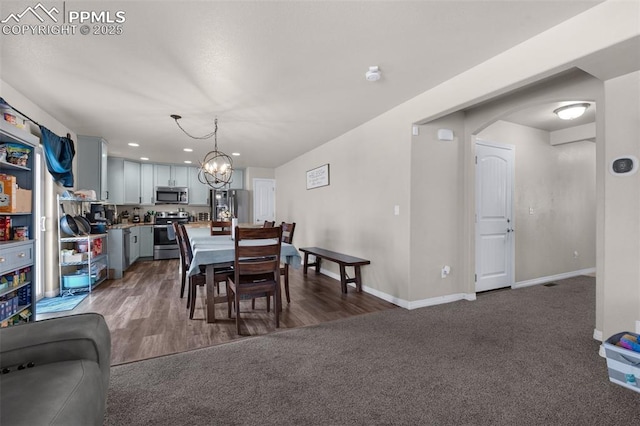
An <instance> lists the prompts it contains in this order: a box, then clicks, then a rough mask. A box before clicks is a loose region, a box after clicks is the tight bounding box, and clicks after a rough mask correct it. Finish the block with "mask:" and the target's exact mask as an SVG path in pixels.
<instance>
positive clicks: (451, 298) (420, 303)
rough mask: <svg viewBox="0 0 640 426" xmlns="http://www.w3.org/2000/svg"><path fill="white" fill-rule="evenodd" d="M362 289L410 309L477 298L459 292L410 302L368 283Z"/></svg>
mask: <svg viewBox="0 0 640 426" xmlns="http://www.w3.org/2000/svg"><path fill="white" fill-rule="evenodd" d="M320 273H321V274H323V275H326V276H328V277H331V278H333V279H334V280H336V281H340V275H339V274H336V273H335V272H331V271H327V270H324V269H322V268H320ZM348 286H349V287H351V288H355V287H356V285H355V284H354V283H349V284H348ZM362 291H363V292H365V293H368V294H370V295H372V296H375V297H377V298H379V299H382V300H385V301H387V302H389V303H393V304H394V305H396V306H399V307H401V308H405V309H409V310H411V309H418V308H424V307H427V306H435V305H442V304H444V303H451V302H457V301H458V300H469V301H474V300H476V294H475V293H457V294H448V295H446V296H439V297H431V298H429V299H423V300H415V301H412V302H410V301H408V300H405V299H400V298H399V297H395V296H392V295H390V294H388V293H385V292H382V291H380V290H378V289H375V288H371V287H367V286H366V285H363V286H362Z"/></svg>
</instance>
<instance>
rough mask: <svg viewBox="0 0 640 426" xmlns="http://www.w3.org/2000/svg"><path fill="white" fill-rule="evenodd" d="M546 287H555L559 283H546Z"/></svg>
mask: <svg viewBox="0 0 640 426" xmlns="http://www.w3.org/2000/svg"><path fill="white" fill-rule="evenodd" d="M542 285H543V286H545V287H555V286H557V285H558V283H546V284H542Z"/></svg>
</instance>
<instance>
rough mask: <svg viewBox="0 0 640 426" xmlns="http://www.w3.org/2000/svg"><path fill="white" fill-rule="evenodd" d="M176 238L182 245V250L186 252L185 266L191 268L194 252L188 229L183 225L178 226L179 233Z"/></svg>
mask: <svg viewBox="0 0 640 426" xmlns="http://www.w3.org/2000/svg"><path fill="white" fill-rule="evenodd" d="M176 237H178V238H179V239H178V241H179V242H178V244H180V250H181V251H182V252H184V257H185V259H184V262H185V266H186V267H189V266H190V265H191V259H193V250H191V243H190V242H189V235H188V234H187V228H186V227H185V226H184V225H183V224H182V223H180V224H178V232H177V233H176Z"/></svg>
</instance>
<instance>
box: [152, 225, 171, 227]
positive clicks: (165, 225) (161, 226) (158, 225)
mask: <svg viewBox="0 0 640 426" xmlns="http://www.w3.org/2000/svg"><path fill="white" fill-rule="evenodd" d="M169 226H173V225H153V227H154V228H168V227H169Z"/></svg>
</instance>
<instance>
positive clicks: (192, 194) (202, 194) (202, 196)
mask: <svg viewBox="0 0 640 426" xmlns="http://www.w3.org/2000/svg"><path fill="white" fill-rule="evenodd" d="M188 169H189V205H191V206H208V205H209V189H211V188H209V185H206V184H204V183H202V182H200V180H199V179H198V171H199V170H200V168H199V167H188Z"/></svg>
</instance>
